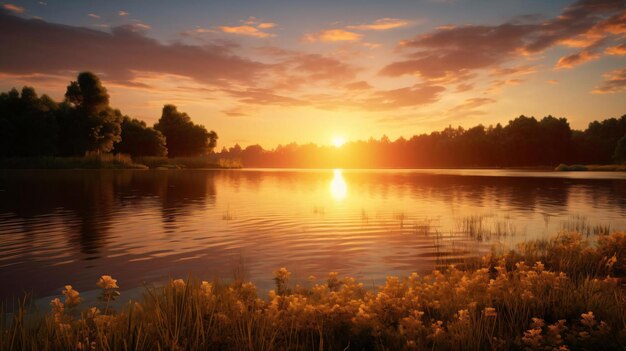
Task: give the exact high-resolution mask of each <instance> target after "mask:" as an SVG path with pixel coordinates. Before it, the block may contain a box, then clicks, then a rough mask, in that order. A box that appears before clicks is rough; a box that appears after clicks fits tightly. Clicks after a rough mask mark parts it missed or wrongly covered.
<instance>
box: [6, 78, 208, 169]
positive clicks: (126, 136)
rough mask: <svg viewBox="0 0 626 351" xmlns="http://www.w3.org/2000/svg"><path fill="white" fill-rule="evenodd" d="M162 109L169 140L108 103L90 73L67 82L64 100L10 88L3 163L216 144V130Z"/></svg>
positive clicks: (184, 150) (183, 150)
mask: <svg viewBox="0 0 626 351" xmlns="http://www.w3.org/2000/svg"><path fill="white" fill-rule="evenodd" d="M164 112H166V113H165V115H164V117H162V122H161V123H159V124H158V125H157V126H158V127H159V128H161V129H162V130H164V131H166V132H167V133H168V134H170V137H171V140H166V139H165V136H164V135H163V134H162V133H161V132H160V131H159V130H156V129H154V128H150V127H148V126H146V124H145V122H143V121H139V120H137V119H131V118H130V117H127V116H123V115H122V113H121V112H120V111H119V110H116V109H113V108H111V107H110V106H109V94H108V93H107V90H106V88H105V87H104V86H103V85H102V83H101V81H100V79H99V78H98V77H97V76H96V75H95V74H93V73H90V72H82V73H80V74H79V75H78V77H77V80H76V81H73V82H70V84H69V85H68V87H67V90H66V93H65V100H64V101H63V102H62V103H57V102H55V101H53V100H52V99H51V98H50V97H48V96H47V95H43V96H41V97H38V96H37V93H36V92H35V90H34V89H33V88H30V87H24V88H23V89H22V92H21V94H20V92H18V91H17V90H16V89H12V90H11V91H9V92H8V93H1V94H0V158H5V159H11V160H10V161H8V160H4V161H3V163H4V164H14V163H16V164H19V165H20V167H21V166H26V162H27V161H34V162H35V163H36V164H42V163H43V164H50V165H52V166H54V165H55V164H58V165H59V167H63V166H62V165H61V163H59V162H60V161H59V160H57V159H51V158H49V157H50V156H64V157H68V156H69V157H78V156H84V155H85V154H86V153H109V152H114V153H116V154H120V153H122V154H128V155H131V156H165V155H166V154H167V148H166V144H170V145H171V147H172V148H173V152H170V155H172V156H197V155H201V154H205V153H207V152H210V151H211V150H212V149H213V148H214V147H215V145H216V142H217V134H216V133H215V132H213V131H210V132H208V131H207V130H206V129H205V128H204V127H203V126H200V125H196V124H194V123H193V122H192V121H191V119H190V118H189V116H188V115H187V114H185V113H179V112H178V111H176V107H174V106H172V105H166V106H165V108H164ZM42 157H43V158H42ZM16 158H25V159H24V160H22V161H18V160H16ZM51 160H54V161H51ZM76 160H78V159H72V160H71V161H68V162H69V163H73V162H74V161H76ZM33 167H34V165H33ZM33 167H31V168H33Z"/></svg>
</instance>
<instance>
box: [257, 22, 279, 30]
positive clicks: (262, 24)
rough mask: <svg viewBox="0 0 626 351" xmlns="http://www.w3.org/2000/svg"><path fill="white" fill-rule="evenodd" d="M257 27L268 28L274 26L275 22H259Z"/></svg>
mask: <svg viewBox="0 0 626 351" xmlns="http://www.w3.org/2000/svg"><path fill="white" fill-rule="evenodd" d="M257 27H258V28H259V29H270V28H274V27H276V23H271V22H263V23H259V25H258V26H257Z"/></svg>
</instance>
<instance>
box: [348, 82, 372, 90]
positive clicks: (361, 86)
mask: <svg viewBox="0 0 626 351" xmlns="http://www.w3.org/2000/svg"><path fill="white" fill-rule="evenodd" d="M344 87H345V88H346V89H347V90H353V91H355V90H357V91H358V90H369V89H372V86H371V85H370V84H369V83H368V82H366V81H364V80H362V81H359V82H353V83H349V84H346V85H345V86H344Z"/></svg>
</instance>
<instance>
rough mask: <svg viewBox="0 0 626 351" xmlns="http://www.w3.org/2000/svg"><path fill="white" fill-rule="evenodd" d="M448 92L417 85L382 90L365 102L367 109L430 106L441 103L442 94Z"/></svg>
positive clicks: (442, 88) (434, 86) (436, 87)
mask: <svg viewBox="0 0 626 351" xmlns="http://www.w3.org/2000/svg"><path fill="white" fill-rule="evenodd" d="M444 90H446V89H445V88H444V87H442V86H437V85H429V84H417V85H414V86H412V87H406V88H400V89H393V90H382V91H378V92H376V93H375V94H374V95H373V96H372V97H371V98H369V99H367V100H365V101H364V104H363V107H364V108H366V109H377V110H385V109H394V108H399V107H410V106H419V105H425V104H430V103H433V102H436V101H439V96H440V94H441V93H442V92H443V91H444Z"/></svg>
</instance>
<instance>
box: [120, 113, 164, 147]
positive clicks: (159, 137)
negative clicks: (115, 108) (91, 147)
mask: <svg viewBox="0 0 626 351" xmlns="http://www.w3.org/2000/svg"><path fill="white" fill-rule="evenodd" d="M114 151H115V152H116V153H122V154H128V155H132V156H165V155H167V148H166V147H165V137H164V136H163V134H161V132H159V131H158V130H155V129H154V128H150V127H147V126H146V123H145V122H144V121H140V120H138V119H134V118H133V119H131V118H130V117H128V116H124V120H123V121H122V140H121V141H120V142H119V143H117V144H115V148H114Z"/></svg>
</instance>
